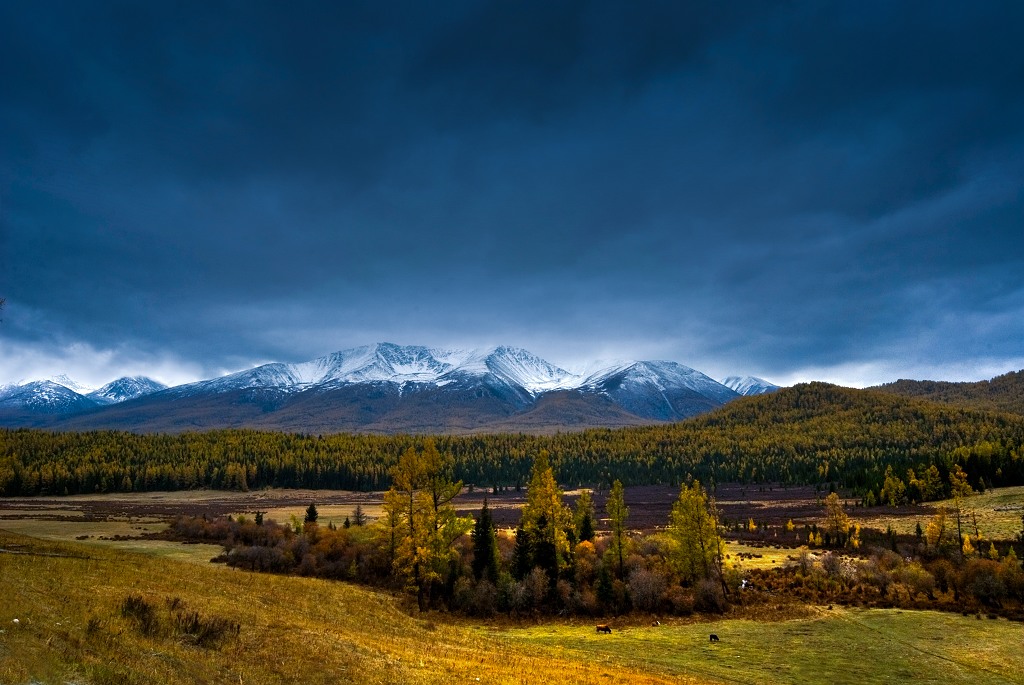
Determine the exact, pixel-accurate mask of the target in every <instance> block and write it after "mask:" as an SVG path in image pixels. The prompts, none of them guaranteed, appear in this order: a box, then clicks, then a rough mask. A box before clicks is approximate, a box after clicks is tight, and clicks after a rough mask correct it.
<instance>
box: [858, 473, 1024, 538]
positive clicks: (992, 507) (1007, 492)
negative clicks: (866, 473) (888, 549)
mask: <svg viewBox="0 0 1024 685" xmlns="http://www.w3.org/2000/svg"><path fill="white" fill-rule="evenodd" d="M928 506H930V507H934V509H935V510H936V511H937V510H938V508H939V507H942V506H945V507H948V508H952V506H953V500H942V501H939V502H929V503H928ZM964 507H965V509H966V510H967V512H968V518H967V519H966V524H967V525H968V528H967V529H966V530H969V531H970V533H971V534H972V535H973V534H974V520H975V517H976V518H977V522H978V530H979V531H981V534H982V536H984V537H985V538H986V539H989V540H1012V539H1014V538H1016V536H1017V534H1018V533H1020V532H1021V526H1022V524H1021V516H1024V486H1019V487H1012V488H993V489H991V490H988V491H986V492H984V493H982V494H978V495H974V496H971V497H967V498H965V499H964ZM929 519H930V516H928V515H923V516H921V517H920V518H913V517H906V516H902V517H901V516H875V517H870V518H864V519H860V518H858V522H859V523H861V525H863V526H870V527H872V528H876V529H878V530H886V528H887V527H889V526H892V528H893V530H895V531H896V532H897V533H900V534H905V535H912V534H913V533H914V532H915V529H916V526H917V524H918V523H920V524H921V528H922V529H925V528H927V526H928V521H929Z"/></svg>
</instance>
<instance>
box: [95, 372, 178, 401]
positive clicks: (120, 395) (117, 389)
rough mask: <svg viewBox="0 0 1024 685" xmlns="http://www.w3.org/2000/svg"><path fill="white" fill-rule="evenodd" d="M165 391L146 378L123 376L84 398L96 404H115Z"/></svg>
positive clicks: (156, 382)
mask: <svg viewBox="0 0 1024 685" xmlns="http://www.w3.org/2000/svg"><path fill="white" fill-rule="evenodd" d="M165 389H167V386H166V385H164V384H163V383H161V382H159V381H155V380H153V379H152V378H149V377H148V376H124V377H123V378H118V379H117V380H116V381H111V382H109V383H107V384H106V385H104V386H103V387H102V388H100V389H99V390H94V391H93V392H90V393H89V394H87V395H86V397H88V398H89V399H91V400H92V401H94V402H96V403H98V404H116V403H118V402H124V401H126V400H133V399H135V398H136V397H142V396H143V395H149V394H152V393H154V392H160V391H161V390H165Z"/></svg>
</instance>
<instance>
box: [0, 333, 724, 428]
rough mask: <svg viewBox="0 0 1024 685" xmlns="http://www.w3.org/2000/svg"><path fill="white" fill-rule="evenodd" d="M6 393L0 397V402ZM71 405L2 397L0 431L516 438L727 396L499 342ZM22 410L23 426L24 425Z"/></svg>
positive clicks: (135, 387)
mask: <svg viewBox="0 0 1024 685" xmlns="http://www.w3.org/2000/svg"><path fill="white" fill-rule="evenodd" d="M67 380H68V381H69V382H70V379H67ZM19 387H25V386H19ZM64 389H65V390H67V392H68V393H72V391H71V390H70V389H67V388H66V387H65V388H64ZM54 393H57V394H62V395H65V394H66V393H64V392H63V391H56V390H53V391H52V393H51V394H54ZM557 393H561V394H558V395H554V396H552V395H553V394H557ZM73 394H74V393H73ZM9 395H10V393H8V394H6V395H5V394H4V393H3V392H2V391H0V403H2V402H5V401H7V399H8V397H9ZM549 396H551V397H549ZM78 397H81V398H82V401H80V402H77V403H70V404H69V403H68V402H67V401H70V400H73V399H74V397H72V395H67V397H66V398H65V399H66V400H67V401H66V402H65V404H67V406H69V407H71V408H70V409H68V410H66V411H65V410H62V409H61V408H60V407H54V408H53V410H52V411H48V412H47V411H41V410H40V411H34V410H33V408H32V407H31V406H29V405H28V404H26V403H24V402H23V403H22V405H21V406H20V407H15V406H14V405H17V402H18V399H17V398H14V397H13V396H11V397H10V402H8V404H7V405H0V408H2V407H3V406H6V407H7V409H9V410H10V409H13V408H18V409H20V410H21V412H20V414H19V412H11V411H7V412H3V411H0V424H3V425H11V424H12V423H13V424H14V425H26V424H28V425H33V426H37V427H40V426H45V427H52V428H56V429H61V430H63V429H68V430H83V429H91V428H117V429H126V430H141V431H153V432H162V431H171V432H174V431H181V430H192V429H196V430H202V429H212V428H226V427H237V428H241V427H253V428H271V429H277V430H294V431H305V430H317V431H328V432H332V431H340V430H354V431H369V432H383V433H391V432H401V431H409V432H431V431H437V430H441V431H454V432H476V431H486V430H491V429H494V428H497V427H499V426H500V427H501V428H502V429H508V430H515V429H516V428H517V426H519V425H520V424H522V426H523V428H524V429H527V430H536V431H549V430H557V429H560V428H562V427H572V428H586V427H611V426H625V425H637V424H642V423H651V422H663V421H675V420H679V419H683V418H688V417H690V416H694V415H696V414H700V413H703V412H706V411H710V410H711V409H714V408H716V407H718V406H721V405H722V404H725V403H726V402H729V401H731V400H733V399H735V398H736V397H739V394H738V393H736V392H735V391H733V390H732V389H730V388H728V387H726V386H724V385H722V384H721V383H719V382H718V381H716V380H714V379H712V378H711V377H709V376H707V375H705V374H703V373H701V372H700V371H697V370H695V369H692V368H690V367H688V366H684V365H683V364H679V363H677V362H673V361H627V362H618V363H615V364H610V365H607V366H603V367H598V368H596V369H595V368H591V369H590V370H589V372H583V373H573V372H570V371H567V370H565V369H563V368H560V367H558V366H557V365H554V364H551V363H550V362H548V361H546V360H544V359H542V358H541V357H539V356H537V355H535V354H533V353H531V352H529V351H528V350H525V349H522V348H517V347H511V346H507V345H499V346H496V347H488V348H483V349H475V350H462V349H442V348H429V347H425V346H418V345H407V346H402V345H396V344H393V343H376V344H372V345H364V346H361V347H354V348H350V349H346V350H341V351H338V352H333V353H330V354H327V355H324V356H322V357H318V358H316V359H312V360H309V361H306V362H299V363H282V362H273V363H268V364H262V365H259V366H256V367H253V368H250V369H244V370H242V371H238V372H236V373H232V374H228V375H225V376H221V377H219V378H213V379H206V380H200V381H196V382H194V383H187V384H183V385H178V386H174V387H170V388H168V387H166V386H163V385H162V384H160V383H158V382H156V381H153V380H152V379H149V378H145V377H132V378H127V377H126V378H122V379H118V380H117V381H114V382H112V383H109V384H107V385H106V386H104V387H103V388H100V389H99V390H96V391H94V392H92V393H90V394H89V395H87V396H82V395H78ZM542 399H544V400H545V401H543V402H541V400H542ZM25 413H28V414H31V415H32V416H33V417H34V418H32V419H31V420H27V419H25V416H24V414H25ZM12 417H13V418H12Z"/></svg>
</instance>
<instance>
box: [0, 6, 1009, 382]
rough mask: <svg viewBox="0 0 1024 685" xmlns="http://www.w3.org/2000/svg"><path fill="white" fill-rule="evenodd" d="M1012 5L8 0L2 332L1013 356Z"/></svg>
mask: <svg viewBox="0 0 1024 685" xmlns="http://www.w3.org/2000/svg"><path fill="white" fill-rule="evenodd" d="M1022 25H1024V9H1022V8H1021V6H1020V5H1019V4H1017V3H1003V4H999V3H989V4H985V5H983V6H980V7H968V6H966V5H964V6H959V5H956V6H955V5H949V6H945V5H938V6H937V5H935V4H933V3H929V4H924V3H920V4H918V3H881V2H879V3H860V4H858V5H856V6H852V5H840V4H825V3H816V2H793V3H787V4H785V5H781V6H776V7H772V6H769V5H768V4H767V3H706V4H698V3H677V2H665V3H644V4H642V5H635V4H622V3H611V2H608V3H592V2H590V3H582V2H580V3H572V2H566V3H539V2H537V3H531V2H493V3H475V2H466V3H444V4H442V6H440V7H428V6H427V5H426V4H424V3H407V4H398V3H365V4H360V3H291V4H289V5H287V6H284V5H279V4H273V3H228V4H213V3H184V4H182V3H178V4H170V3H162V4H154V3H146V4H138V3H104V4H102V5H101V4H89V3H34V4H32V5H21V6H19V5H14V4H7V5H4V6H2V7H0V26H2V27H3V28H2V29H0V31H2V35H0V38H2V40H0V145H2V153H3V166H2V168H0V202H2V205H0V222H2V224H0V227H2V234H0V251H2V253H0V296H6V297H7V298H8V311H7V313H6V315H5V321H4V330H3V335H4V339H6V343H3V340H2V339H0V343H3V344H6V345H7V346H8V347H7V348H6V349H7V350H8V351H10V350H14V349H15V348H17V350H19V355H21V356H20V357H19V358H21V359H24V358H27V356H28V355H29V352H26V351H25V350H29V351H31V350H35V351H38V352H39V354H41V355H43V354H46V355H49V357H48V358H59V356H60V354H61V350H65V349H67V348H68V346H69V345H75V344H84V345H87V346H90V348H91V349H92V348H94V349H96V350H100V351H104V350H107V351H109V350H114V351H115V352H116V354H120V355H124V356H126V357H128V356H131V354H132V350H134V351H135V355H136V357H137V358H142V357H145V358H147V359H151V358H157V357H158V358H161V359H163V358H165V357H166V358H172V357H173V358H178V359H180V361H181V363H190V364H192V365H193V367H190V368H194V367H195V366H198V367H201V368H202V369H204V372H205V373H212V372H215V371H219V370H221V369H223V368H233V367H237V366H243V365H246V364H248V363H251V362H253V361H255V360H260V359H302V358H306V357H309V356H313V355H317V354H321V353H325V352H327V351H330V350H333V349H338V348H340V347H344V346H347V345H350V344H358V343H365V342H369V341H372V340H377V339H392V340H397V341H399V342H424V343H428V344H483V343H487V342H507V343H514V344H521V345H524V346H527V347H531V348H535V351H537V352H539V353H542V354H546V355H547V356H549V357H551V358H552V359H553V360H554V361H556V362H563V363H568V362H571V361H572V360H573V359H577V358H582V357H586V356H590V355H591V354H594V353H601V352H611V353H616V354H622V355H636V356H649V355H658V356H664V357H671V358H675V359H678V360H679V361H682V362H684V363H689V364H692V365H694V366H697V367H699V368H703V369H705V370H708V371H710V372H718V373H720V374H721V375H724V374H725V373H731V372H745V371H753V372H758V373H761V374H774V375H775V376H776V377H777V378H779V379H780V380H786V379H789V378H796V377H799V376H801V374H804V375H806V373H810V371H808V370H812V371H820V372H821V373H822V374H824V375H826V376H827V375H829V374H830V373H831V377H832V378H840V377H842V378H853V380H857V379H858V378H867V377H868V376H871V375H872V374H874V377H872V380H875V379H877V377H878V376H880V375H881V376H884V375H885V374H889V373H891V374H900V373H902V371H903V370H904V369H905V370H907V371H906V375H910V374H912V373H914V372H918V371H920V372H921V373H924V372H928V371H929V370H941V369H943V368H944V367H950V366H951V365H954V364H955V365H958V367H957V368H958V371H957V373H960V374H967V375H969V374H970V373H972V372H975V373H976V372H979V371H978V370H979V369H985V370H988V369H989V368H996V369H997V370H999V369H1000V368H1001V367H1000V364H1002V365H1003V366H1007V365H1012V364H1015V363H1019V362H1020V360H1021V359H1022V358H1024V352H1022V351H1021V349H1020V347H1019V343H1018V341H1019V340H1020V339H1021V336H1022V334H1024V323H1021V322H1022V321H1024V319H1022V317H1021V316H1020V315H1021V314H1024V277H1022V276H1021V273H1024V264H1022V261H1024V226H1022V223H1024V222H1022V220H1021V217H1022V216H1024V198H1022V193H1021V188H1022V187H1024V50H1022V49H1021V48H1020V46H1019V43H1020V41H1019V34H1020V27H1021V26H1022ZM978 333H981V334H980V335H979V334H978ZM18 346H20V347H18ZM115 356H116V355H115ZM168 363H170V362H168ZM111 365H114V362H111ZM855 367H857V368H862V369H865V368H866V369H868V370H862V371H835V372H830V371H829V370H830V369H852V368H855ZM1002 370H1009V367H1008V368H1002ZM0 372H2V374H3V375H5V376H7V378H0V381H6V380H13V379H14V378H13V377H14V375H16V373H17V372H16V371H15V370H12V369H11V368H6V369H0ZM939 372H940V371H937V373H939ZM843 374H846V375H845V376H844V375H843ZM850 374H853V375H852V376H851V375H850ZM857 374H860V375H859V376H857V378H854V376H856V375H857Z"/></svg>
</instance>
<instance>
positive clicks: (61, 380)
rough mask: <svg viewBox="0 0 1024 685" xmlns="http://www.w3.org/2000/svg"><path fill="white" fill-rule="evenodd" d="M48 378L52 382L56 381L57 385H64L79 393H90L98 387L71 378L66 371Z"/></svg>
mask: <svg viewBox="0 0 1024 685" xmlns="http://www.w3.org/2000/svg"><path fill="white" fill-rule="evenodd" d="M47 380H48V381H49V382H51V383H56V384H57V385H63V386H64V387H65V388H67V389H68V390H72V391H74V392H77V393H78V394H79V395H88V394H89V393H91V392H93V391H94V390H95V389H96V388H93V387H90V386H88V385H83V384H81V383H79V382H78V381H75V380H73V379H71V378H68V375H67V374H66V373H62V374H60V375H58V376H51V377H50V378H48V379H47Z"/></svg>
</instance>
